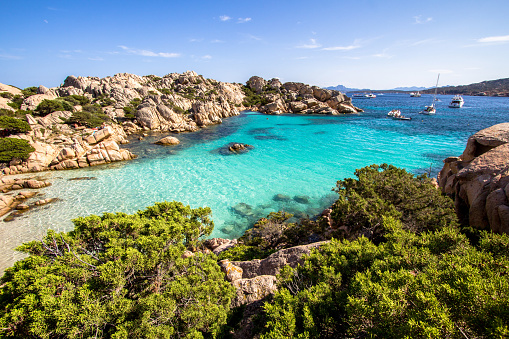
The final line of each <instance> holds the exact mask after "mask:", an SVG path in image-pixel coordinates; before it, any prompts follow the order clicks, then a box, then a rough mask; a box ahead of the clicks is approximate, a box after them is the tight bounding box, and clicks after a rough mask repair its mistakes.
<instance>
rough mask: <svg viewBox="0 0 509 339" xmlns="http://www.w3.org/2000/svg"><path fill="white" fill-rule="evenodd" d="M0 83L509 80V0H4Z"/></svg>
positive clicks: (366, 84)
mask: <svg viewBox="0 0 509 339" xmlns="http://www.w3.org/2000/svg"><path fill="white" fill-rule="evenodd" d="M0 11H1V13H2V20H1V21H0V82H1V83H4V84H10V85H14V86H18V87H20V88H25V87H28V86H38V85H45V86H47V87H55V86H58V85H59V84H61V83H62V82H63V81H64V79H65V78H66V77H67V76H68V75H71V74H72V75H76V76H98V77H105V76H111V75H114V74H116V73H123V72H128V73H134V74H138V75H148V74H155V75H158V76H163V75H165V74H168V73H173V72H179V73H180V72H184V71H186V70H194V71H196V72H197V73H198V74H202V75H204V76H205V77H207V78H213V79H216V80H220V81H228V82H241V83H244V82H246V81H247V80H248V79H249V77H250V76H252V75H259V76H262V77H264V78H266V79H270V78H273V77H277V78H280V79H281V80H282V81H283V82H286V81H298V82H304V83H308V84H312V85H318V86H333V85H338V84H342V85H345V86H348V87H356V88H372V89H389V88H394V87H398V86H414V85H415V86H427V87H432V86H434V83H435V81H436V76H437V73H441V76H440V79H441V81H440V82H441V83H440V85H463V84H470V83H474V82H479V81H484V80H494V79H499V78H507V77H509V62H508V56H509V19H508V18H507V16H508V15H509V1H508V0H485V1H483V2H480V1H469V0H463V1H456V0H452V1H449V0H445V1H434V0H428V1H391V0H385V1H375V0H352V1H320V0H316V1H300V0H295V1H286V0H284V1H278V0H272V1H265V0H257V1H254V0H251V1H239V0H236V1H233V0H230V1H226V0H225V1H213V0H209V1H196V0H187V1H186V0H184V1H150V0H146V1H129V0H127V1H126V0H124V1H116V0H115V1H107V0H103V1H96V0H88V1H80V0H72V1H69V0H67V1H44V0H37V1H34V0H26V1H23V0H1V1H0Z"/></svg>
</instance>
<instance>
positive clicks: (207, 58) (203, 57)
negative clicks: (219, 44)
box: [201, 54, 212, 60]
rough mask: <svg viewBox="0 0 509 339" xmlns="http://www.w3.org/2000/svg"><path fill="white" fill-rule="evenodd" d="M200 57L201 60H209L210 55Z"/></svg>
mask: <svg viewBox="0 0 509 339" xmlns="http://www.w3.org/2000/svg"><path fill="white" fill-rule="evenodd" d="M201 58H202V59H203V60H210V59H212V55H209V54H207V55H204V56H202V57H201Z"/></svg>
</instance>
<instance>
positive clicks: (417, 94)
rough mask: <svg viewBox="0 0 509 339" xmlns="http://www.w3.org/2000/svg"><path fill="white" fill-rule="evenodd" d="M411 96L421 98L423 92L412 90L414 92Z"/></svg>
mask: <svg viewBox="0 0 509 339" xmlns="http://www.w3.org/2000/svg"><path fill="white" fill-rule="evenodd" d="M410 96H411V97H412V98H420V97H421V93H419V92H416V93H414V92H412V93H410Z"/></svg>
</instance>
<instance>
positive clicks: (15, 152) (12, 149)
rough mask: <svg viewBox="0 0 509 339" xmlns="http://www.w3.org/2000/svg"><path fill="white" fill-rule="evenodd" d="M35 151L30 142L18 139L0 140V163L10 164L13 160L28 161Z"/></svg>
mask: <svg viewBox="0 0 509 339" xmlns="http://www.w3.org/2000/svg"><path fill="white" fill-rule="evenodd" d="M33 151H35V149H34V148H33V147H32V146H30V144H29V143H28V141H26V140H24V139H17V138H0V162H10V161H11V160H13V159H22V160H26V159H27V158H28V156H29V155H30V153H32V152H33Z"/></svg>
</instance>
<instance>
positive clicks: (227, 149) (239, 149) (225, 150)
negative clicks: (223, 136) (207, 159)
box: [212, 142, 254, 155]
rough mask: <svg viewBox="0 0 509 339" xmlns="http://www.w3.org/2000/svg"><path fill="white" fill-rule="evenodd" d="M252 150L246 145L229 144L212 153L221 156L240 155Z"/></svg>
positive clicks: (251, 147)
mask: <svg viewBox="0 0 509 339" xmlns="http://www.w3.org/2000/svg"><path fill="white" fill-rule="evenodd" d="M253 148H254V147H253V146H251V145H248V144H242V143H239V142H230V143H229V144H227V145H224V146H222V147H220V148H218V149H215V150H213V151H212V153H219V154H221V155H231V154H242V153H247V152H249V151H250V150H252V149H253Z"/></svg>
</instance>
